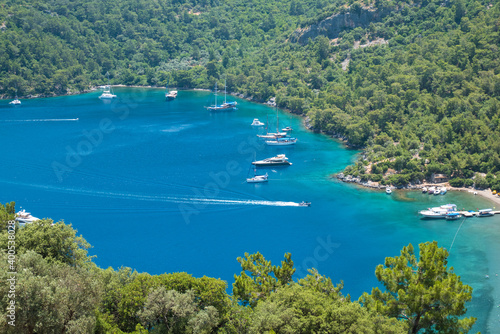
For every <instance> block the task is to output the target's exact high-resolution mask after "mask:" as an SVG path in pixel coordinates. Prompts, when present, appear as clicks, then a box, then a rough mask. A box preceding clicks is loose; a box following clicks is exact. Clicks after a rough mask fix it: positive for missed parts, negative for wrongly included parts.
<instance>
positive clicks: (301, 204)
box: [299, 201, 311, 206]
mask: <svg viewBox="0 0 500 334" xmlns="http://www.w3.org/2000/svg"><path fill="white" fill-rule="evenodd" d="M299 206H311V202H304V201H302V202H300V203H299Z"/></svg>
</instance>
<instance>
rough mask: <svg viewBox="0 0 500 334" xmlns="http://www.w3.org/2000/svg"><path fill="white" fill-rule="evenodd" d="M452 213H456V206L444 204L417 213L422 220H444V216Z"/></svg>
mask: <svg viewBox="0 0 500 334" xmlns="http://www.w3.org/2000/svg"><path fill="white" fill-rule="evenodd" d="M452 212H457V206H456V205H455V204H445V205H441V206H438V207H434V208H428V209H427V210H422V211H419V212H418V213H419V214H420V215H421V216H422V218H446V215H447V214H449V213H452Z"/></svg>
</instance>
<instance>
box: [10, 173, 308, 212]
mask: <svg viewBox="0 0 500 334" xmlns="http://www.w3.org/2000/svg"><path fill="white" fill-rule="evenodd" d="M1 182H5V183H16V184H17V185H23V186H26V187H33V188H39V189H44V190H47V191H54V192H59V193H65V194H74V195H85V196H94V197H101V198H115V199H125V200H135V201H147V202H160V203H174V204H192V205H197V206H205V205H221V206H245V205H257V206H281V207H286V206H288V207H300V206H302V205H301V204H300V203H296V202H285V201H267V200H253V199H251V200H249V199H229V198H228V199H219V198H206V197H190V196H167V195H147V194H138V193H135V194H134V193H128V192H116V191H101V190H88V189H76V188H65V187H57V186H52V185H40V184H38V185H37V184H25V183H19V182H11V181H6V180H1Z"/></svg>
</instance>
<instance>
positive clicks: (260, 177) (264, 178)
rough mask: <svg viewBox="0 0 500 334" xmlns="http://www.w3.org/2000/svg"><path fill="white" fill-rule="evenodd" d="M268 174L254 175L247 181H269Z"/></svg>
mask: <svg viewBox="0 0 500 334" xmlns="http://www.w3.org/2000/svg"><path fill="white" fill-rule="evenodd" d="M267 178H268V175H267V173H266V174H265V175H255V176H254V177H250V178H247V183H260V182H267Z"/></svg>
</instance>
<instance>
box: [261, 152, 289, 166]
mask: <svg viewBox="0 0 500 334" xmlns="http://www.w3.org/2000/svg"><path fill="white" fill-rule="evenodd" d="M291 164H292V163H291V162H289V161H288V158H287V157H286V156H285V155H284V154H278V155H277V156H275V157H272V158H267V159H264V160H259V161H254V162H252V165H255V166H257V167H263V166H289V165H291Z"/></svg>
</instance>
